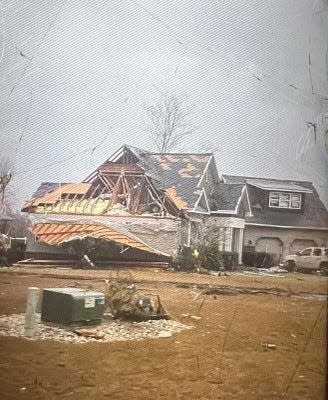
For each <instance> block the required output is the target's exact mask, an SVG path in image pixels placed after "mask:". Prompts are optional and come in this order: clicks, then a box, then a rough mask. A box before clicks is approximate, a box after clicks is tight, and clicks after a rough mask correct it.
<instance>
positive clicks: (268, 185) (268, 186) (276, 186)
mask: <svg viewBox="0 0 328 400" xmlns="http://www.w3.org/2000/svg"><path fill="white" fill-rule="evenodd" d="M246 183H248V184H249V185H251V186H255V187H257V188H259V189H262V190H267V191H278V192H279V191H280V192H294V193H295V192H297V193H313V192H312V190H310V189H307V188H305V187H303V186H299V185H296V184H295V183H279V182H277V183H276V182H265V181H257V180H252V179H247V180H246Z"/></svg>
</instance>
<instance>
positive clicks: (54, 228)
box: [31, 222, 169, 257]
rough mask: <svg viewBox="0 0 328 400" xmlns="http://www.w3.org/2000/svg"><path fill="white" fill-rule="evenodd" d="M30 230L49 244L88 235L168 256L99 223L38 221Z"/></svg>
mask: <svg viewBox="0 0 328 400" xmlns="http://www.w3.org/2000/svg"><path fill="white" fill-rule="evenodd" d="M31 232H32V233H33V234H34V235H36V236H38V238H39V240H40V241H42V242H44V243H47V244H49V245H61V244H63V243H68V242H70V241H73V240H82V239H85V238H88V237H90V238H94V239H101V240H107V241H109V242H115V243H117V244H119V245H123V246H128V247H131V248H134V249H137V250H142V251H146V252H148V253H154V254H159V255H163V256H166V257H169V255H168V254H166V253H163V252H161V251H159V250H156V249H154V248H152V247H150V246H149V245H147V244H146V243H144V242H143V241H142V240H140V239H139V238H137V237H134V236H132V235H127V234H124V233H121V232H119V231H118V230H116V229H114V228H112V227H109V226H106V225H103V224H99V223H98V224H96V223H83V222H80V223H74V222H73V223H72V222H58V223H54V222H39V223H35V224H34V225H33V226H32V228H31Z"/></svg>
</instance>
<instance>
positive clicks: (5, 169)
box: [0, 158, 13, 215]
mask: <svg viewBox="0 0 328 400" xmlns="http://www.w3.org/2000/svg"><path fill="white" fill-rule="evenodd" d="M12 176H13V163H12V162H11V160H10V159H9V158H1V159H0V215H1V214H4V213H5V211H6V206H7V194H8V187H9V184H10V182H11V180H12Z"/></svg>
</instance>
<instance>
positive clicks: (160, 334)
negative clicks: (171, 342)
mask: <svg viewBox="0 0 328 400" xmlns="http://www.w3.org/2000/svg"><path fill="white" fill-rule="evenodd" d="M171 336H172V332H170V331H160V332H158V337H160V338H167V337H171Z"/></svg>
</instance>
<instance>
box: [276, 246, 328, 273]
mask: <svg viewBox="0 0 328 400" xmlns="http://www.w3.org/2000/svg"><path fill="white" fill-rule="evenodd" d="M284 267H285V268H286V269H287V270H288V271H289V272H293V271H300V272H313V271H318V270H320V271H321V273H322V274H323V275H327V274H328V249H327V248H325V247H308V248H306V249H304V250H302V251H298V252H297V253H295V254H290V255H288V256H287V257H286V258H285V261H284Z"/></svg>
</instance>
